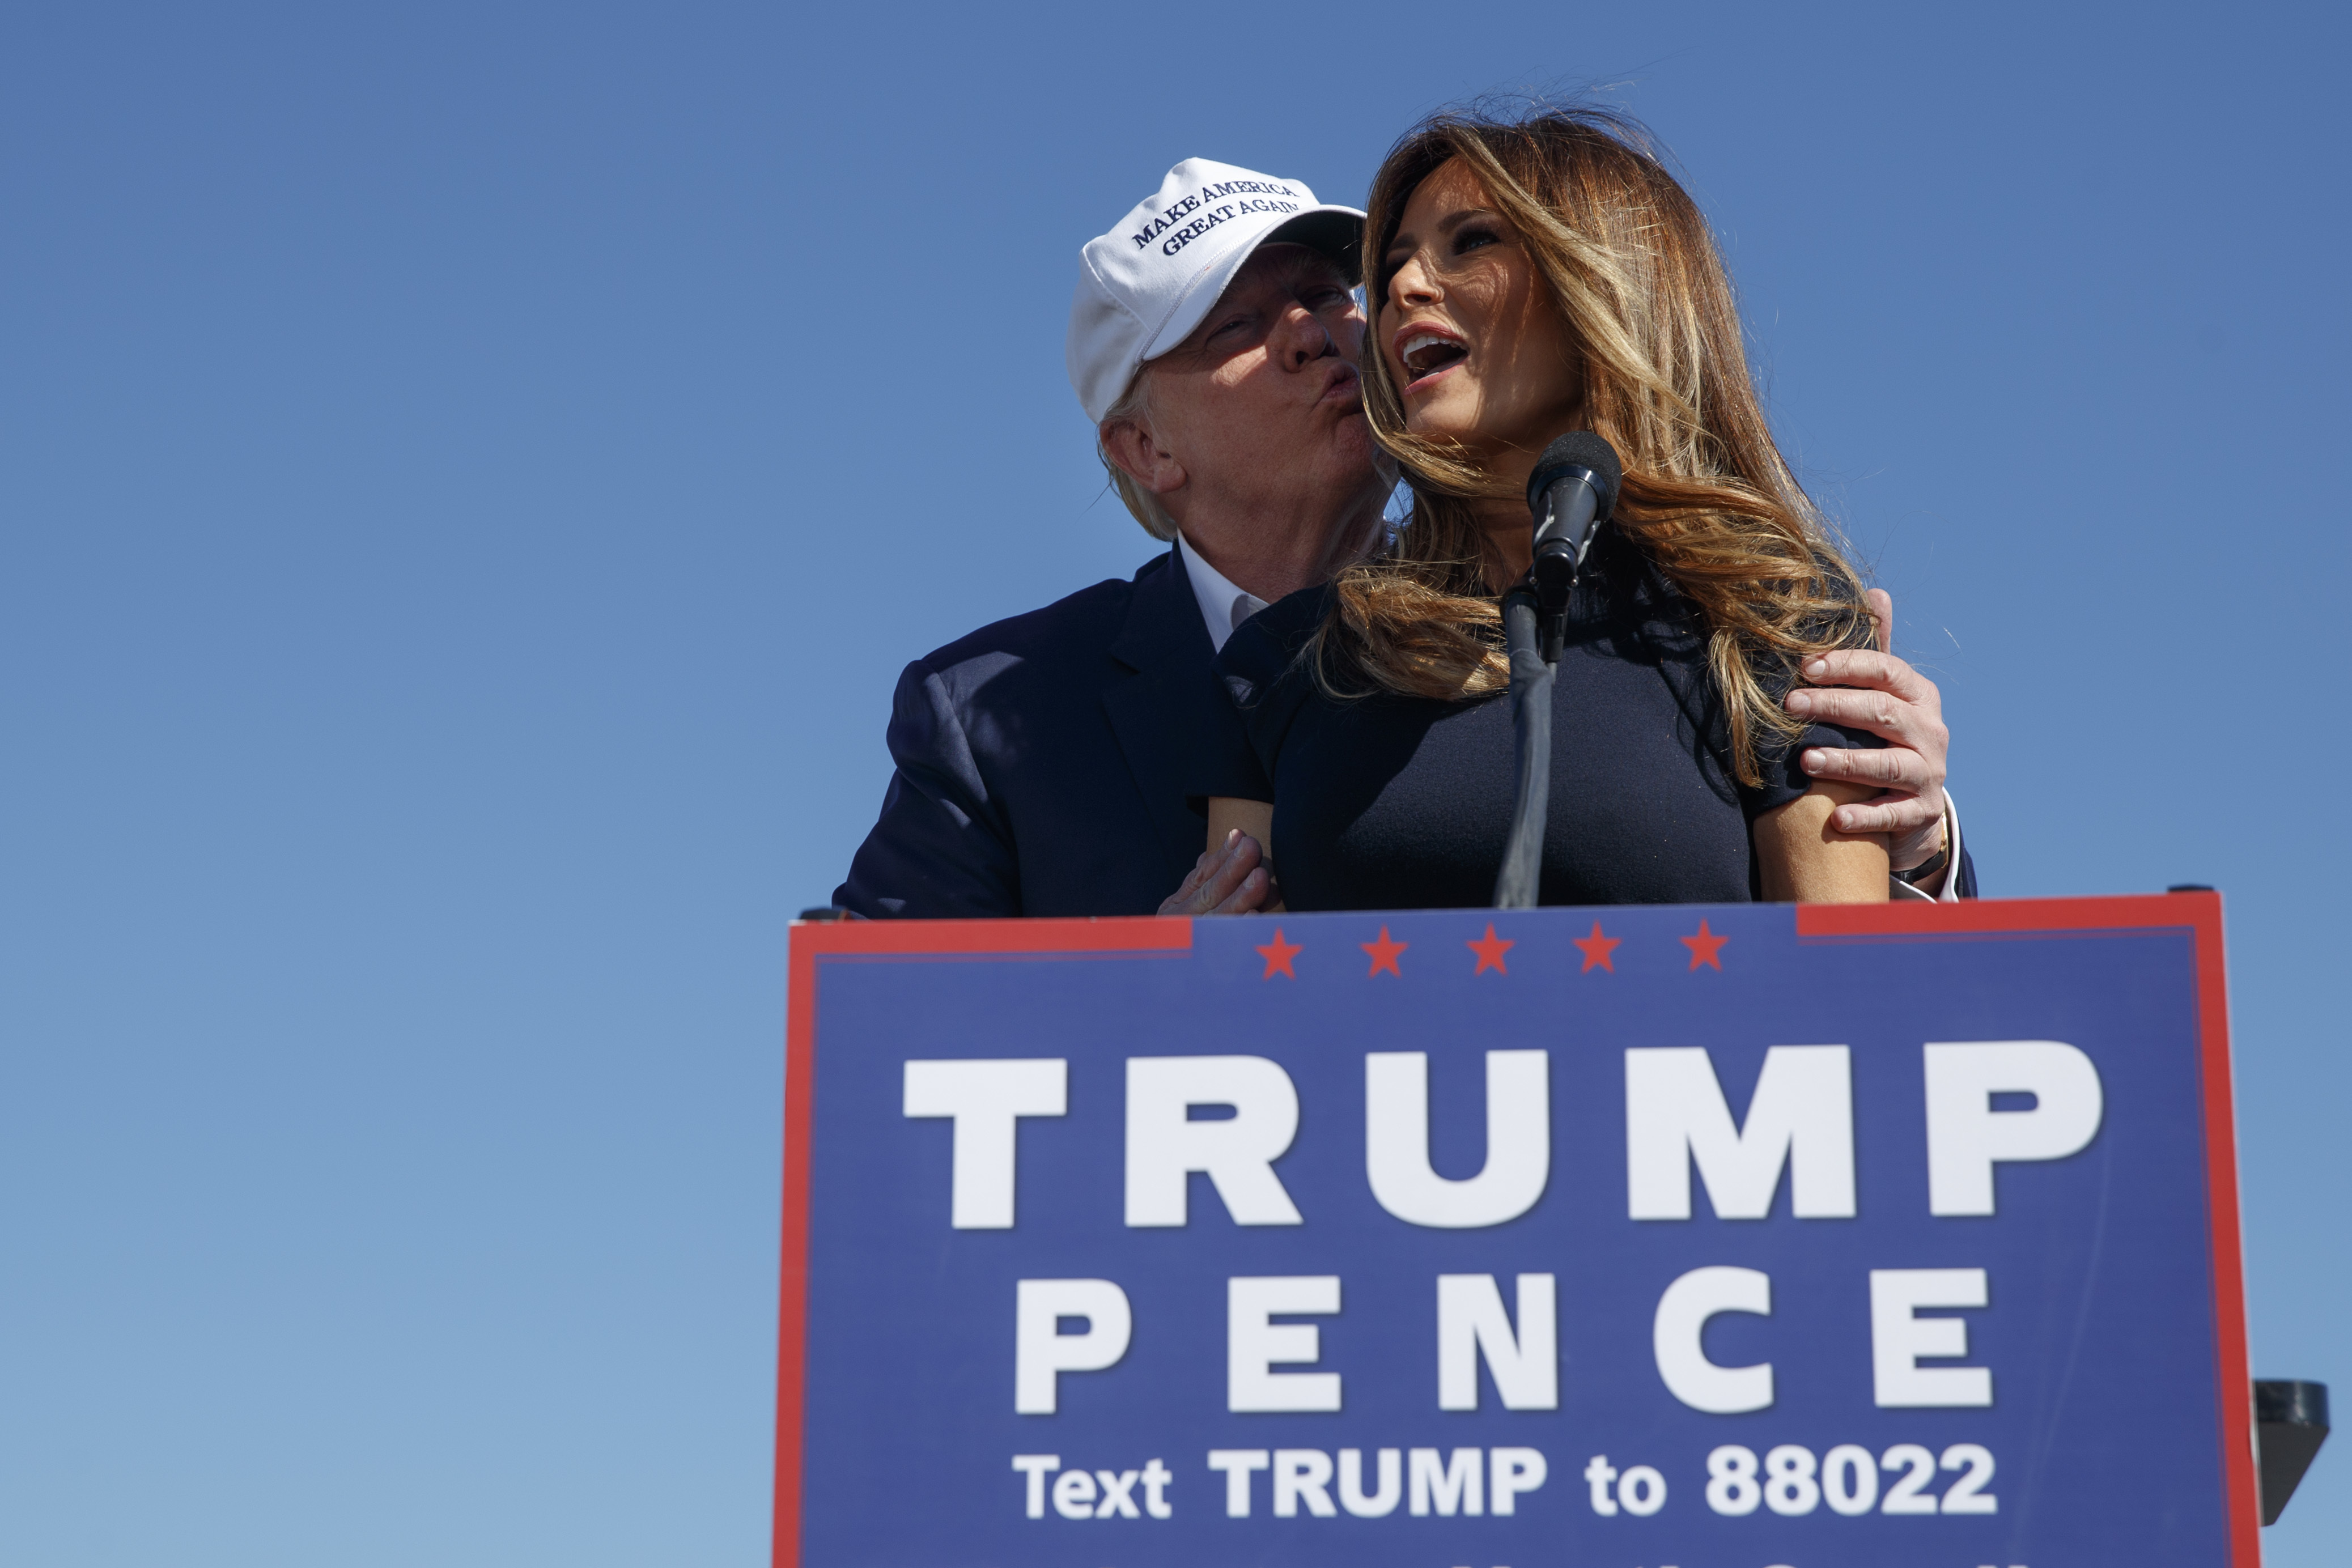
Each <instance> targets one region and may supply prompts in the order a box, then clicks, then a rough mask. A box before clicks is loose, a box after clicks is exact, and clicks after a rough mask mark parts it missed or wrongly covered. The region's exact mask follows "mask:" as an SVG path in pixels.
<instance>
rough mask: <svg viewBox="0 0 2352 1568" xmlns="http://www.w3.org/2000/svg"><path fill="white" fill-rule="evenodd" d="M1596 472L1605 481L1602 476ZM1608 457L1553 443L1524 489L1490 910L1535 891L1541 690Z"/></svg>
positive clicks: (1541, 812)
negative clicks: (1529, 530)
mask: <svg viewBox="0 0 2352 1568" xmlns="http://www.w3.org/2000/svg"><path fill="white" fill-rule="evenodd" d="M1604 472H1605V477H1604V476H1603V475H1604ZM1618 480H1619V473H1618V471H1617V455H1616V454H1615V453H1614V452H1612V451H1611V450H1610V448H1609V445H1608V444H1607V443H1606V442H1604V441H1602V440H1601V439H1600V437H1598V436H1594V435H1589V434H1575V435H1570V436H1565V437H1562V438H1561V439H1560V440H1559V441H1556V442H1554V443H1553V444H1552V445H1551V446H1550V447H1549V448H1547V449H1546V451H1545V453H1544V461H1543V462H1542V463H1541V464H1539V465H1538V466H1537V469H1536V472H1535V475H1534V476H1533V477H1532V478H1531V479H1530V480H1529V481H1528V492H1529V495H1528V499H1529V500H1530V501H1531V502H1532V501H1534V500H1536V498H1537V497H1541V507H1542V510H1541V513H1540V515H1539V516H1538V518H1537V520H1536V530H1535V559H1534V563H1533V564H1532V565H1530V566H1529V567H1528V574H1527V576H1525V577H1523V578H1521V579H1520V580H1518V582H1517V584H1515V585H1514V586H1513V587H1512V588H1511V590H1510V591H1509V592H1507V593H1506V594H1504V595H1503V648H1504V651H1505V652H1506V653H1507V654H1508V656H1509V659H1510V666H1511V732H1512V735H1513V737H1514V739H1515V740H1516V742H1517V767H1516V768H1514V769H1513V771H1514V773H1515V775H1516V778H1517V790H1516V793H1515V795H1514V798H1513V800H1512V802H1511V835H1510V838H1509V839H1508V840H1507V841H1506V844H1505V847H1504V850H1503V869H1502V871H1501V872H1500V873H1498V874H1497V875H1496V878H1495V907H1496V908H1497V909H1533V908H1534V907H1535V906H1536V900H1537V894H1538V892H1539V890H1540V883H1542V881H1543V842H1544V825H1545V821H1546V819H1547V818H1548V817H1549V815H1550V811H1551V688H1552V679H1553V677H1554V675H1556V674H1558V673H1559V655H1560V650H1561V649H1562V648H1563V647H1564V646H1566V644H1567V642H1568V605H1569V597H1570V594H1572V593H1573V592H1574V591H1575V589H1576V576H1577V573H1578V571H1579V570H1581V569H1582V567H1583V565H1584V552H1585V550H1586V549H1588V548H1589V547H1590V546H1591V542H1592V530H1593V528H1594V525H1595V524H1597V523H1599V522H1600V521H1601V520H1602V519H1603V518H1605V517H1607V516H1608V515H1609V512H1610V510H1611V507H1612V505H1613V504H1614V502H1615V500H1616V492H1617V485H1618Z"/></svg>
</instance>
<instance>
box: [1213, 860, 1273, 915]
mask: <svg viewBox="0 0 2352 1568" xmlns="http://www.w3.org/2000/svg"><path fill="white" fill-rule="evenodd" d="M1273 887H1274V879H1273V878H1272V877H1270V876H1268V875H1266V874H1265V867H1264V866H1255V867H1253V868H1251V871H1250V873H1249V874H1248V875H1247V876H1245V877H1244V878H1242V880H1241V882H1240V883H1239V884H1238V885H1236V886H1235V887H1234V890H1233V892H1231V893H1229V894H1226V895H1225V897H1224V901H1223V903H1221V904H1218V905H1217V907H1216V908H1215V909H1214V910H1213V912H1212V913H1213V914H1217V915H1248V914H1250V913H1252V912H1254V911H1255V910H1256V909H1257V908H1258V907H1260V906H1261V905H1262V904H1265V895H1266V894H1267V893H1269V892H1270V891H1272V889H1273Z"/></svg>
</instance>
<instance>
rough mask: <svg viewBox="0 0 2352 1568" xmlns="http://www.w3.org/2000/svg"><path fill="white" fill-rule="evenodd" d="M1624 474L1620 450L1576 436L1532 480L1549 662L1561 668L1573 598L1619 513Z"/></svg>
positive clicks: (1539, 606)
mask: <svg viewBox="0 0 2352 1568" xmlns="http://www.w3.org/2000/svg"><path fill="white" fill-rule="evenodd" d="M1623 480H1624V468H1623V465H1621V464H1620V463H1619V462H1618V461H1617V452H1616V449H1615V448H1614V447H1612V446H1611V445H1610V444H1609V443H1607V442H1606V441H1603V440H1602V439H1601V437H1599V436H1598V435H1595V434H1592V432H1591V431H1589V430H1573V431H1570V432H1569V434H1566V435H1563V436H1561V437H1560V438H1559V440H1557V441H1555V442H1553V443H1552V444H1550V445H1549V446H1547V447H1545V448H1544V453H1543V456H1542V457H1541V458H1540V459H1539V460H1538V462H1537V464H1536V471H1535V472H1534V473H1533V474H1531V475H1529V476H1528V511H1529V512H1530V513H1532V514H1534V517H1535V525H1536V559H1535V566H1534V567H1533V568H1532V569H1531V570H1530V571H1529V573H1528V576H1529V577H1530V579H1531V580H1532V581H1533V583H1534V585H1535V594H1536V612H1537V615H1538V622H1539V626H1540V640H1541V643H1542V652H1543V659H1544V663H1546V664H1554V663H1557V662H1558V660H1559V651H1560V648H1561V646H1562V645H1563V644H1564V643H1566V642H1567V641H1568V597H1569V593H1570V590H1572V589H1574V588H1575V586H1576V576H1577V573H1578V572H1580V571H1581V570H1583V568H1584V552H1585V551H1586V550H1588V549H1591V548H1592V530H1593V528H1595V527H1596V526H1597V525H1599V524H1601V523H1604V522H1606V521H1608V520H1609V515H1610V514H1611V513H1612V511H1614V510H1615V509H1616V507H1617V487H1618V486H1619V485H1620V484H1622V482H1623Z"/></svg>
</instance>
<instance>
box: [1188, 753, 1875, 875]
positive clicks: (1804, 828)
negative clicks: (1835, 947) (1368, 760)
mask: <svg viewBox="0 0 2352 1568" xmlns="http://www.w3.org/2000/svg"><path fill="white" fill-rule="evenodd" d="M1877 793H1878V790H1877V789H1875V788H1874V787H1873V786H1870V785H1866V784H1838V783H1832V782H1829V781H1827V780H1822V781H1819V782H1816V783H1815V784H1814V785H1813V787H1812V788H1811V789H1808V790H1806V791H1805V792H1804V793H1803V794H1801V795H1800V796H1798V797H1797V798H1796V799H1795V800H1791V801H1790V802H1789V803H1788V804H1787V805H1785V806H1775V807H1773V808H1772V809H1771V810H1769V811H1767V812H1765V813H1764V814H1763V815H1762V816H1760V817H1759V818H1757V819H1756V822H1755V825H1754V826H1753V827H1752V828H1750V829H1749V830H1748V831H1749V832H1750V834H1751V835H1752V836H1753V839H1754V841H1755V845H1756V864H1757V870H1758V872H1759V881H1761V882H1762V883H1763V890H1764V897H1765V899H1766V901H1767V902H1769V903H1772V904H1884V903H1885V902H1886V836H1885V834H1883V833H1841V832H1839V831H1837V830H1836V829H1835V828H1832V827H1831V826H1830V813H1831V812H1832V811H1834V810H1837V809H1838V808H1839V807H1840V806H1850V805H1853V804H1855V803H1857V802H1859V801H1863V800H1869V799H1871V798H1872V797H1873V796H1874V795H1876V794H1877ZM1270 815H1271V812H1270V811H1269V816H1270ZM1211 820H1212V821H1214V819H1211Z"/></svg>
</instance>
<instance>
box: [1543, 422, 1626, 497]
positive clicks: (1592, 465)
mask: <svg viewBox="0 0 2352 1568" xmlns="http://www.w3.org/2000/svg"><path fill="white" fill-rule="evenodd" d="M1563 468H1589V469H1591V471H1592V475H1593V478H1594V479H1595V480H1596V481H1597V485H1598V488H1599V489H1600V492H1601V496H1600V501H1601V505H1600V506H1599V507H1598V508H1596V509H1595V511H1594V513H1593V515H1594V516H1595V517H1608V516H1609V515H1610V514H1611V513H1612V512H1614V511H1615V510H1616V509H1617V486H1619V485H1620V484H1621V483H1622V482H1623V480H1624V477H1625V468H1624V465H1622V464H1621V463H1619V462H1618V461H1617V449H1616V448H1615V447H1613V446H1612V445H1610V444H1609V443H1607V442H1606V441H1603V440H1602V439H1601V437H1599V436H1598V435H1595V434H1592V432H1591V431H1589V430H1571V431H1570V432H1569V433H1568V434H1566V435H1563V436H1561V437H1560V438H1559V440H1557V441H1555V442H1553V443H1552V444H1550V445H1549V446H1547V447H1545V448H1544V453H1543V456H1542V458H1541V459H1539V460H1538V462H1537V464H1536V471H1535V472H1534V473H1533V474H1531V475H1529V476H1528V510H1529V511H1539V510H1540V509H1541V508H1542V506H1543V493H1544V490H1545V489H1546V487H1547V486H1549V485H1550V484H1551V482H1552V481H1553V480H1554V479H1555V478H1557V477H1559V472H1560V470H1561V469H1563Z"/></svg>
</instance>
